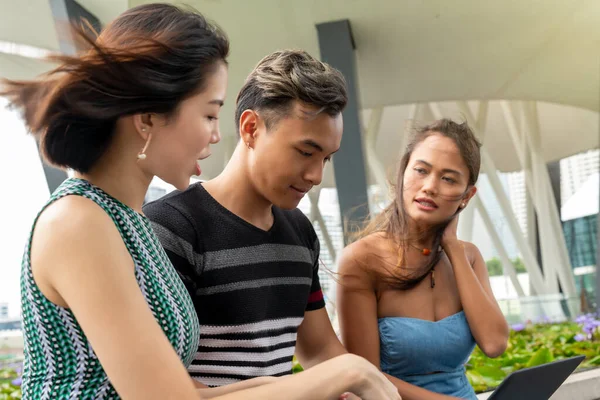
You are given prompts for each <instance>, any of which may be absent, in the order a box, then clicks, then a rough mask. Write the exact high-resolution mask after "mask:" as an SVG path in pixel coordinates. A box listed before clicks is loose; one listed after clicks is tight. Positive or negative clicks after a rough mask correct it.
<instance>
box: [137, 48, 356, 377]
mask: <svg viewBox="0 0 600 400" xmlns="http://www.w3.org/2000/svg"><path fill="white" fill-rule="evenodd" d="M346 102H347V94H346V85H345V81H344V78H343V76H342V75H341V73H340V72H339V71H337V70H335V69H333V68H332V67H330V66H328V65H326V64H324V63H322V62H320V61H318V60H316V59H315V58H313V57H311V56H310V55H309V54H307V53H305V52H303V51H280V52H276V53H273V54H271V55H269V56H267V57H265V58H264V59H263V60H262V61H260V63H259V64H258V65H257V67H256V68H255V69H254V71H253V72H252V73H251V74H250V76H249V77H248V78H247V80H246V82H245V84H244V86H243V87H242V89H241V91H240V93H239V95H238V98H237V101H236V113H235V118H236V124H237V129H238V133H239V135H240V141H239V143H238V146H237V148H236V150H235V152H234V154H233V156H232V158H231V160H230V161H229V163H228V165H227V166H226V168H225V169H224V171H223V172H222V173H221V174H220V175H219V176H218V177H216V178H214V179H212V180H210V181H208V182H204V183H201V184H200V183H198V184H194V185H192V186H190V188H189V189H187V190H186V191H184V192H173V193H171V194H169V195H167V196H165V197H163V198H162V199H160V200H158V201H155V202H152V203H150V204H148V205H146V207H145V208H144V213H145V214H146V215H147V216H148V218H150V220H152V222H153V226H154V229H155V231H156V234H157V235H158V236H159V238H160V240H161V242H162V244H163V246H164V248H165V249H166V252H167V254H168V255H169V257H170V259H171V261H172V262H173V264H174V265H175V267H176V269H177V270H178V271H179V273H180V276H181V277H182V279H183V281H184V283H185V285H186V287H187V289H188V291H189V292H190V294H191V296H192V298H193V300H194V303H195V307H196V311H197V313H198V318H199V320H200V346H199V348H198V352H197V354H196V359H195V361H194V362H193V364H192V366H191V367H190V369H189V372H190V374H191V375H192V377H193V378H194V379H196V380H197V381H198V382H200V383H202V384H204V385H207V386H222V385H226V384H230V383H234V382H237V381H241V380H246V379H249V378H253V377H258V376H282V375H287V374H290V373H291V367H292V365H291V362H292V356H293V354H294V353H295V354H296V355H297V356H298V359H299V361H300V363H301V364H302V366H303V367H304V368H310V367H311V366H314V365H316V364H318V363H320V362H322V361H324V360H327V359H330V358H332V357H334V356H337V355H340V354H343V353H346V350H345V349H344V348H343V346H342V345H341V343H340V342H339V340H338V339H337V337H336V335H335V333H334V331H333V328H332V326H331V323H330V321H329V317H328V315H327V312H326V310H325V308H324V305H325V304H324V301H323V294H322V292H321V287H320V284H319V277H318V269H319V241H318V239H317V235H316V234H315V231H314V229H313V227H312V224H311V223H310V221H309V220H308V219H307V218H306V217H305V216H304V214H302V212H301V211H299V210H298V209H297V208H296V207H297V205H298V203H299V202H300V200H301V199H302V197H304V196H305V195H306V193H307V192H308V191H309V190H310V189H311V188H312V187H313V186H315V185H319V184H320V183H321V180H322V177H323V169H324V168H325V165H326V164H327V162H328V161H329V160H330V158H331V156H332V154H333V153H335V152H336V151H337V150H338V149H339V147H340V142H341V138H342V130H343V126H342V115H341V112H342V110H343V109H344V107H345V106H346Z"/></svg>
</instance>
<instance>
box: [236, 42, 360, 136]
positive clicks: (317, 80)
mask: <svg viewBox="0 0 600 400" xmlns="http://www.w3.org/2000/svg"><path fill="white" fill-rule="evenodd" d="M295 100H297V101H300V102H302V103H305V104H307V105H311V106H314V107H316V108H317V109H318V111H317V112H316V114H318V113H320V112H325V113H327V114H328V115H330V116H333V117H335V116H337V115H338V114H340V113H341V112H342V111H343V110H344V108H345V107H346V103H347V102H348V94H347V89H346V81H345V79H344V76H343V75H342V74H341V72H339V71H338V70H337V69H335V68H333V67H331V66H329V65H328V64H326V63H323V62H321V61H319V60H317V59H316V58H314V57H312V56H311V55H310V54H308V53H307V52H305V51H301V50H284V51H277V52H275V53H272V54H270V55H268V56H266V57H264V58H263V59H262V60H261V61H260V62H259V63H258V65H257V66H256V67H255V68H254V70H253V71H252V72H251V73H250V75H249V76H248V78H246V82H245V83H244V86H243V87H242V89H241V90H240V92H239V94H238V97H237V100H236V110H235V121H236V128H237V130H238V134H239V124H240V117H241V115H242V113H243V112H244V111H245V110H254V111H256V112H258V113H260V115H261V116H262V117H263V118H264V120H265V124H266V127H267V129H270V128H271V127H272V126H273V125H274V124H276V123H277V122H279V120H281V119H282V118H285V117H288V116H289V114H290V111H291V110H292V107H293V103H294V101H295Z"/></svg>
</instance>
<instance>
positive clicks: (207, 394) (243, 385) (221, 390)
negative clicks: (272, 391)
mask: <svg viewBox="0 0 600 400" xmlns="http://www.w3.org/2000/svg"><path fill="white" fill-rule="evenodd" d="M277 379H285V378H275V377H271V376H261V377H258V378H253V379H248V380H245V381H241V382H236V383H232V384H230V385H224V386H220V387H215V388H207V387H204V388H201V389H198V393H199V394H200V396H201V398H202V399H214V398H216V397H218V396H223V395H225V394H228V393H234V392H239V391H240V390H245V389H250V388H254V387H257V386H262V385H266V384H269V383H274V382H276V381H277Z"/></svg>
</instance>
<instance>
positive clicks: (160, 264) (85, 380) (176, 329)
mask: <svg viewBox="0 0 600 400" xmlns="http://www.w3.org/2000/svg"><path fill="white" fill-rule="evenodd" d="M67 195H78V196H84V197H86V198H88V199H90V200H93V201H94V202H95V203H97V204H98V205H99V206H101V207H102V208H103V209H104V211H106V213H107V214H108V215H109V216H110V217H111V218H112V220H113V221H114V222H115V225H116V226H117V228H118V230H119V233H120V234H121V237H122V238H123V241H124V242H125V245H126V246H127V249H128V250H129V253H130V254H131V257H132V258H133V261H134V264H135V275H136V279H137V282H138V284H139V286H140V290H141V292H142V294H143V295H144V297H145V298H146V301H147V303H148V306H149V307H150V309H151V311H152V313H153V314H154V317H155V318H156V320H157V321H158V323H159V324H160V326H161V327H162V329H163V331H164V333H165V334H166V335H167V337H168V339H169V341H170V342H171V344H172V345H173V347H174V349H175V350H176V351H177V354H178V355H179V356H180V358H181V359H182V361H183V363H184V364H185V366H186V367H188V366H189V365H190V364H191V362H192V359H193V357H194V352H195V351H196V349H197V346H198V337H199V325H198V318H197V316H196V312H195V311H194V306H193V304H192V301H191V299H190V297H189V294H188V293H187V290H186V289H185V287H184V285H183V283H182V282H181V280H180V278H179V276H178V275H177V272H176V271H175V269H174V268H173V266H172V264H171V263H170V261H169V259H168V257H167V255H166V254H165V252H164V250H163V248H162V246H161V245H160V242H159V241H158V238H156V236H155V235H154V233H153V231H152V228H151V225H150V221H148V219H147V218H145V217H144V216H142V215H141V214H139V213H137V212H135V211H134V210H132V209H131V208H129V207H127V206H125V205H124V204H122V203H120V202H119V201H118V200H116V199H114V198H112V197H110V196H109V195H108V194H106V193H105V192H103V191H102V190H101V189H100V188H98V187H95V186H93V185H91V184H90V183H89V182H87V181H84V180H81V179H68V180H66V181H65V182H64V183H63V184H62V185H61V186H60V187H59V188H58V189H57V190H56V191H55V192H54V194H53V195H52V197H51V198H50V200H49V201H48V203H47V205H46V206H48V205H49V204H51V203H52V202H54V201H56V200H58V199H60V198H61V197H64V196H67ZM42 211H43V210H42ZM36 221H37V219H36ZM34 226H35V222H34ZM31 232H32V233H33V228H32V230H31ZM30 245H31V235H30V238H29V241H28V243H27V246H26V248H25V254H24V257H23V265H22V271H21V303H22V312H23V327H24V331H25V332H24V340H25V362H24V366H23V386H22V390H23V399H36V400H37V399H118V398H119V396H118V395H117V393H116V391H115V390H114V388H113V387H112V385H111V384H110V382H109V380H108V378H107V376H106V373H105V372H104V370H103V368H102V366H101V365H100V362H99V361H98V358H97V357H96V355H95V353H94V350H93V349H92V347H91V345H90V343H89V342H88V340H87V338H86V336H85V334H84V333H83V331H82V329H81V327H80V326H79V324H78V323H77V320H76V319H75V317H74V315H73V314H72V313H71V311H70V310H68V309H64V308H62V307H59V306H57V305H55V304H53V303H51V302H50V301H49V300H48V299H46V297H45V296H44V295H43V294H42V293H41V292H40V290H39V288H38V287H37V286H36V284H35V281H34V279H33V275H32V272H31V264H30V253H29V250H30Z"/></svg>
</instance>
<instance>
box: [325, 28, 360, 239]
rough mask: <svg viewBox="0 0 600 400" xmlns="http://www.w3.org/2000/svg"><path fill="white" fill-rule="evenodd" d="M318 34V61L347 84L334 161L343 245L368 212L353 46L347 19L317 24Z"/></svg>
mask: <svg viewBox="0 0 600 400" xmlns="http://www.w3.org/2000/svg"><path fill="white" fill-rule="evenodd" d="M317 34H318V37H319V48H320V50H321V60H322V61H323V62H326V63H328V64H330V65H331V66H333V67H335V68H337V69H338V70H340V71H341V72H342V74H343V75H344V77H345V78H346V82H347V84H348V105H347V106H346V109H345V110H344V113H343V117H344V135H343V137H342V147H341V149H340V151H339V152H338V153H336V155H335V157H334V158H333V162H334V169H335V182H336V187H337V191H338V200H339V203H340V213H341V216H342V225H343V229H344V243H345V244H347V243H348V239H349V235H348V234H349V233H350V232H351V230H352V228H353V226H356V224H360V223H362V222H363V221H364V220H365V219H366V218H367V216H368V213H369V198H368V192H367V178H366V169H365V157H364V150H363V140H362V136H361V124H360V120H359V115H358V111H359V105H358V82H357V80H356V60H355V55H354V49H355V45H354V39H353V37H352V29H351V27H350V21H348V20H341V21H333V22H325V23H322V24H317Z"/></svg>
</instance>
